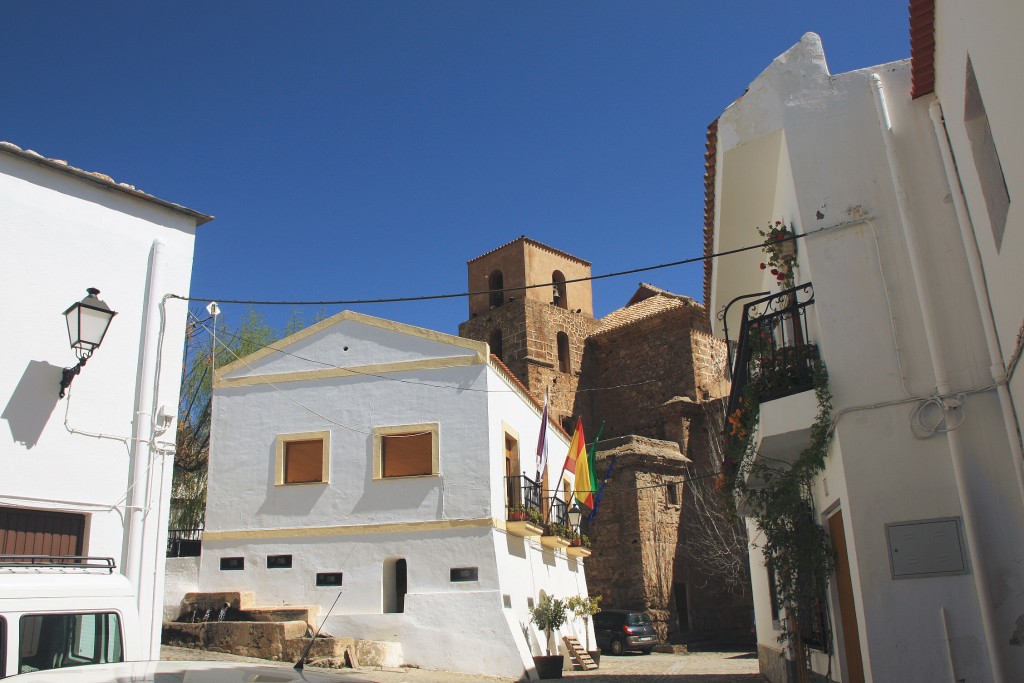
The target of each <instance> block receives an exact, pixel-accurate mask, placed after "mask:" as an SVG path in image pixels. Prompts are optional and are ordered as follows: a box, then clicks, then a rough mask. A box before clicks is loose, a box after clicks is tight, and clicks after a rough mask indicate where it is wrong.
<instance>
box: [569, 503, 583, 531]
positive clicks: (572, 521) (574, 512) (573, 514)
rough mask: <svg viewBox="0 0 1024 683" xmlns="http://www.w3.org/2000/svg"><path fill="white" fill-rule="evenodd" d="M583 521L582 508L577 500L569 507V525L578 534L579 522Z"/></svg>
mask: <svg viewBox="0 0 1024 683" xmlns="http://www.w3.org/2000/svg"><path fill="white" fill-rule="evenodd" d="M582 521H583V510H582V508H580V504H579V502H575V503H573V504H572V507H571V508H569V526H571V527H572V528H573V529H574V530H575V532H576V533H577V534H578V533H579V532H580V522H582Z"/></svg>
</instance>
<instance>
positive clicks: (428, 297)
mask: <svg viewBox="0 0 1024 683" xmlns="http://www.w3.org/2000/svg"><path fill="white" fill-rule="evenodd" d="M814 232H817V231H814ZM804 236H805V233H801V234H794V235H793V236H792V237H789V238H787V239H790V240H796V239H798V238H800V237H804ZM766 244H767V242H758V243H756V244H750V245H747V246H745V247H737V248H736V249H727V250H725V251H719V252H715V253H713V254H708V255H707V256H693V257H691V258H686V259H682V260H680V261H672V262H670V263H659V264H658V265H654V266H643V267H641V268H632V269H630V270H620V271H616V272H614V273H604V274H602V275H591V276H590V277H577V278H573V279H571V280H564V281H562V282H559V283H558V284H562V283H563V282H564V283H565V284H570V283H573V282H591V281H594V280H605V279H608V278H613V277H622V276H624V275H635V274H637V273H646V272H648V271H652V270H661V269H663V268H674V267H675V266H684V265H687V264H690V263H698V262H700V261H710V260H711V259H716V258H721V257H723V256H731V255H733V254H739V253H742V252H744V251H751V250H753V249H762V248H764V246H765V245H766ZM554 284H556V283H554V282H543V283H539V284H533V285H522V286H519V287H506V288H504V289H484V290H479V291H474V292H455V293H449V294H424V295H421V296H398V297H390V298H381V299H337V300H334V301H301V300H290V301H286V300H267V301H258V300H254V299H224V298H221V297H202V296H182V295H180V294H171V295H170V298H172V299H180V300H182V301H216V302H217V303H221V304H250V305H253V306H358V305H367V304H394V303H406V302H410V301H434V300H438V299H458V298H462V297H467V296H475V295H480V294H496V293H498V292H519V291H523V290H527V289H538V288H540V287H551V286H552V285H554Z"/></svg>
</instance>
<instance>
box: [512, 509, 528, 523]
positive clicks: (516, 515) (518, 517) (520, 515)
mask: <svg viewBox="0 0 1024 683" xmlns="http://www.w3.org/2000/svg"><path fill="white" fill-rule="evenodd" d="M508 521H510V522H525V521H526V511H525V510H513V511H512V512H510V513H508Z"/></svg>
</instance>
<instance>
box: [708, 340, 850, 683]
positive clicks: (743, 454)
mask: <svg viewBox="0 0 1024 683" xmlns="http://www.w3.org/2000/svg"><path fill="white" fill-rule="evenodd" d="M813 363H814V392H815V396H816V398H817V403H818V412H817V415H816V416H815V419H814V422H813V424H812V425H811V429H810V440H809V443H808V445H807V447H806V448H805V449H804V450H803V451H801V453H800V455H799V456H798V457H797V459H796V460H795V461H794V462H793V463H792V464H791V465H789V464H787V463H783V462H766V461H765V458H757V459H755V456H756V455H757V454H756V451H755V444H756V440H755V438H754V436H755V433H756V430H757V424H758V415H759V412H760V402H759V397H758V393H757V383H751V384H748V385H747V387H745V391H744V395H743V397H742V399H741V400H740V403H739V407H738V408H737V409H736V410H735V411H733V413H732V414H730V415H729V416H728V418H727V422H726V427H725V436H726V474H725V478H724V479H723V482H722V484H723V485H722V491H723V493H724V494H726V498H727V499H729V500H730V501H731V502H732V503H733V504H734V505H736V504H738V505H740V506H742V508H743V513H744V516H746V517H750V518H752V519H753V520H754V523H755V525H756V527H757V530H758V531H759V532H760V533H759V534H758V538H757V540H756V541H755V542H754V544H755V545H756V546H757V547H758V548H760V550H761V552H762V554H763V555H764V559H765V565H766V566H767V567H769V570H770V571H771V572H772V573H773V574H774V577H773V578H774V587H775V598H776V600H777V602H776V604H777V605H778V606H779V607H783V608H785V610H786V618H785V619H782V620H780V626H781V627H782V635H781V636H780V637H779V640H780V642H788V643H789V645H790V647H791V648H792V650H793V652H794V655H795V656H800V657H802V659H803V660H804V661H803V662H802V663H803V664H804V666H805V667H806V666H808V665H809V661H808V657H809V655H808V654H807V651H806V649H805V648H804V647H803V646H804V644H805V643H807V642H808V641H814V640H818V641H820V644H821V646H822V647H827V644H828V642H829V637H828V634H827V633H824V632H823V629H822V628H821V627H820V624H821V616H822V614H823V609H824V604H823V596H824V592H825V587H826V585H827V582H828V577H829V575H830V574H831V572H832V567H833V561H832V550H831V547H830V545H829V542H828V537H827V535H826V533H825V530H824V529H823V528H822V527H821V525H820V524H818V523H817V521H816V520H815V518H814V513H813V504H812V500H811V484H812V482H813V480H814V478H815V476H816V475H818V474H819V473H820V472H821V471H822V470H824V468H825V459H826V457H827V455H828V432H829V427H830V424H831V420H832V394H831V393H830V392H829V389H828V372H827V370H826V368H825V366H824V364H823V363H822V362H821V361H820V359H817V358H815V359H814V361H813ZM754 479H756V480H757V481H758V484H757V485H756V486H755V485H749V486H748V485H747V483H746V482H747V481H748V480H751V481H752V480H754Z"/></svg>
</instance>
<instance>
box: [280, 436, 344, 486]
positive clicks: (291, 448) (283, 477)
mask: <svg viewBox="0 0 1024 683" xmlns="http://www.w3.org/2000/svg"><path fill="white" fill-rule="evenodd" d="M330 452H331V449H330V432H326V431H325V432H302V433H297V434H279V435H278V436H277V467H276V470H277V474H276V482H275V483H276V484H277V485H278V486H282V485H288V484H326V483H328V481H329V480H328V473H329V472H330V467H329V465H330Z"/></svg>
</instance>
